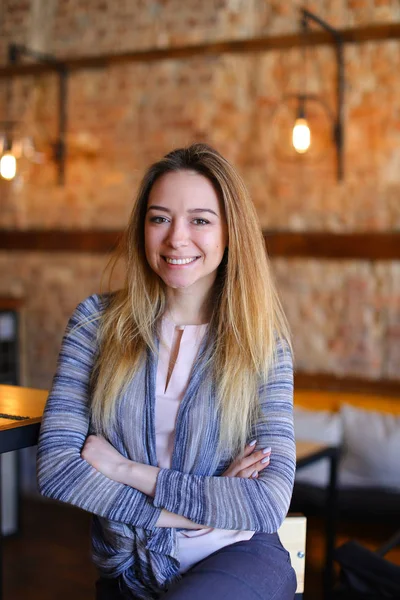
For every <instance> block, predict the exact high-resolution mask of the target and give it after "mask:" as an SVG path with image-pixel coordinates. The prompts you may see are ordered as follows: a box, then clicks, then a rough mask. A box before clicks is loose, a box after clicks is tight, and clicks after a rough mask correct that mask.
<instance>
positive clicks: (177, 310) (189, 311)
mask: <svg viewBox="0 0 400 600" xmlns="http://www.w3.org/2000/svg"><path fill="white" fill-rule="evenodd" d="M168 312H169V313H170V317H171V318H172V320H173V322H174V323H175V325H202V324H203V323H208V322H209V320H210V318H211V293H210V292H208V293H207V294H205V295H203V296H201V294H193V292H190V291H189V290H176V289H172V288H168V289H167V314H168Z"/></svg>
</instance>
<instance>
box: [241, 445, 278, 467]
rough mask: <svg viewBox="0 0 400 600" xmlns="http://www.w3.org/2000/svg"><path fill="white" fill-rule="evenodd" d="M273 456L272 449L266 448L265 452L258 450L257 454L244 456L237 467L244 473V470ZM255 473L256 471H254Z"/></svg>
mask: <svg viewBox="0 0 400 600" xmlns="http://www.w3.org/2000/svg"><path fill="white" fill-rule="evenodd" d="M270 454H271V448H264V449H263V450H257V452H252V453H251V454H250V455H249V456H243V458H241V459H240V461H238V463H237V466H238V470H239V471H242V470H244V469H248V468H250V467H251V466H252V465H255V464H256V463H258V462H260V461H261V460H262V459H263V458H265V457H266V456H269V455H270ZM253 471H254V469H253Z"/></svg>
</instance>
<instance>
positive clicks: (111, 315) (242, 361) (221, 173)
mask: <svg viewBox="0 0 400 600" xmlns="http://www.w3.org/2000/svg"><path fill="white" fill-rule="evenodd" d="M180 170H190V171H195V172H197V173H199V174H201V175H203V176H204V177H206V178H207V179H209V180H210V181H211V183H212V184H213V186H214V188H215V190H216V192H217V194H218V195H219V197H220V198H221V200H222V203H223V206H224V210H225V216H226V222H227V227H228V239H229V242H228V244H229V246H228V249H227V250H226V251H225V255H224V258H223V260H222V263H221V265H220V267H219V269H218V274H217V279H216V282H215V301H214V303H213V307H214V308H213V314H212V317H211V321H210V331H211V333H212V336H211V337H210V339H211V340H212V344H211V347H210V353H209V363H210V365H212V368H213V373H214V380H215V383H216V391H217V402H218V406H219V409H220V415H221V429H220V431H221V433H220V444H221V446H222V447H223V448H224V449H227V450H230V451H232V452H237V451H240V450H241V449H243V447H244V445H245V443H246V439H247V437H248V435H249V431H250V429H251V426H252V424H253V423H254V420H255V418H256V417H257V416H258V412H259V402H258V387H259V385H260V382H264V381H266V379H267V376H268V372H269V370H270V368H271V367H272V365H273V360H274V356H275V350H276V343H277V339H279V338H283V339H285V340H287V341H288V342H289V344H290V341H289V331H288V326H287V322H286V319H285V316H284V313H283V310H282V307H281V304H280V302H279V299H278V296H277V293H276V289H275V285H274V283H273V280H272V277H271V273H270V268H269V263H268V258H267V254H266V249H265V245H264V239H263V236H262V232H261V229H260V225H259V222H258V219H257V215H256V212H255V209H254V206H253V203H252V201H251V199H250V196H249V194H248V191H247V189H246V187H245V185H244V183H243V181H242V179H241V178H240V176H239V175H238V173H237V172H236V171H235V169H234V168H233V167H232V165H231V164H230V163H229V162H228V161H227V160H226V159H225V158H223V157H222V156H221V155H220V154H219V153H218V152H217V151H216V150H214V149H213V148H211V147H210V146H208V145H206V144H199V143H197V144H193V145H191V146H189V147H188V148H180V149H177V150H174V151H172V152H170V153H169V154H167V155H166V156H165V157H164V158H162V159H161V160H160V161H158V162H156V163H154V164H153V165H152V166H151V167H150V168H149V169H148V170H147V172H146V174H145V175H144V178H143V180H142V183H141V186H140V189H139V192H138V196H137V200H136V203H135V205H134V207H133V210H132V214H131V217H130V220H129V223H128V227H127V229H126V231H125V234H124V236H123V239H122V241H121V243H120V245H119V248H118V249H117V251H116V253H115V255H114V257H113V258H112V261H111V269H113V268H114V267H115V265H116V264H117V262H118V261H119V259H120V258H124V259H125V261H126V275H125V283H124V286H123V288H122V289H120V290H119V291H118V292H116V293H115V294H113V295H112V296H111V300H110V303H109V305H108V307H107V308H106V310H105V313H104V314H103V315H102V317H101V323H100V327H99V342H100V352H99V354H98V358H97V361H96V364H95V369H94V372H93V396H92V404H91V413H92V420H93V424H94V426H95V428H96V430H97V431H99V432H103V433H105V434H106V433H107V431H109V430H110V428H112V426H113V424H114V422H115V418H116V410H115V409H116V400H117V398H118V396H119V395H120V394H121V392H122V390H123V389H124V386H125V385H126V384H127V383H128V381H129V380H131V378H132V377H133V375H134V373H135V372H136V371H137V369H138V368H139V366H140V364H141V363H142V361H144V360H145V357H146V352H147V351H148V350H149V349H150V350H151V351H152V352H155V351H156V346H155V332H156V330H157V324H158V323H159V320H160V318H161V316H162V315H163V313H164V310H165V308H166V300H165V298H166V295H165V285H164V283H163V282H162V280H161V279H160V278H159V277H158V276H157V275H156V274H155V273H154V272H153V271H152V269H151V268H150V266H149V264H148V262H147V260H146V256H145V240H144V223H145V218H146V210H147V202H148V198H149V194H150V191H151V189H152V186H153V185H154V183H155V181H156V180H157V179H159V178H160V177H162V176H163V175H165V174H166V173H169V172H175V171H180Z"/></svg>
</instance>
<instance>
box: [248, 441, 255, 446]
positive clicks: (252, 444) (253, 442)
mask: <svg viewBox="0 0 400 600" xmlns="http://www.w3.org/2000/svg"><path fill="white" fill-rule="evenodd" d="M256 444H257V440H253V441H252V442H250V444H249V446H255V445H256Z"/></svg>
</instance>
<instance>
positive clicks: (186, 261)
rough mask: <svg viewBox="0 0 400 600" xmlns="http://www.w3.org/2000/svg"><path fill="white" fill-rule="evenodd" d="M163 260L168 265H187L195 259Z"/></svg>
mask: <svg viewBox="0 0 400 600" xmlns="http://www.w3.org/2000/svg"><path fill="white" fill-rule="evenodd" d="M165 260H166V261H167V263H168V264H169V265H188V264H189V263H191V262H193V261H194V260H196V257H194V258H168V257H167V256H166V257H165Z"/></svg>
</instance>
